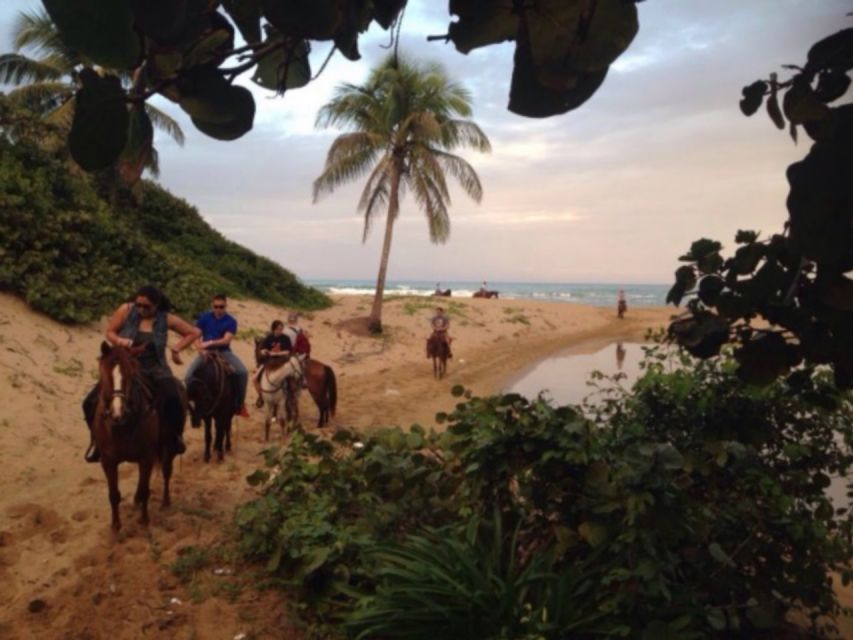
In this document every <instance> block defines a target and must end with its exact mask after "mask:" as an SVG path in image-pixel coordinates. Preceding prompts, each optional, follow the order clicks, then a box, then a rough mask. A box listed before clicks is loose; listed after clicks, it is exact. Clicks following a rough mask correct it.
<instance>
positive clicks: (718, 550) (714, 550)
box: [708, 542, 737, 568]
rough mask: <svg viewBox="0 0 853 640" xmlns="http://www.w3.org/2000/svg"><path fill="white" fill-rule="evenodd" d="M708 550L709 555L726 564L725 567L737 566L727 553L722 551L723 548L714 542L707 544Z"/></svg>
mask: <svg viewBox="0 0 853 640" xmlns="http://www.w3.org/2000/svg"><path fill="white" fill-rule="evenodd" d="M708 552H709V553H710V554H711V557H712V558H713V559H714V560H716V561H717V562H720V563H722V564H724V565H726V566H727V567H733V568H734V567H736V566H737V565H736V564H735V561H734V560H732V559H731V557H730V556H729V554H727V553H726V552H725V551H723V548H722V547H721V546H720V545H719V544H718V543H716V542H712V543H711V544H710V545H708Z"/></svg>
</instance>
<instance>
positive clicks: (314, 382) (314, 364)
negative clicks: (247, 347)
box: [255, 338, 338, 427]
mask: <svg viewBox="0 0 853 640" xmlns="http://www.w3.org/2000/svg"><path fill="white" fill-rule="evenodd" d="M262 342H263V341H262V340H259V339H258V338H255V364H256V366H260V365H261V363H262V362H263V361H264V357H263V356H262V355H261V344H262ZM302 375H303V378H304V384H305V386H306V387H307V388H308V393H310V394H311V398H313V400H314V404H316V405H317V410H318V411H319V412H320V415H319V418H318V420H317V426H318V427H324V426H326V425H327V424H328V423H329V420H330V419H331V418H333V417H334V416H335V410H336V409H337V407H338V383H337V378H336V377H335V372H334V370H333V369H332V368H331V367H330V366H329V365H327V364H323V363H322V362H320V361H319V360H314V359H313V358H308V359H307V360H306V361H305V363H304V366H303V372H302ZM289 383H290V380H288V386H287V392H288V398H287V403H286V407H287V411H288V414H287V419H288V421H290V420H294V421H295V420H298V419H299V405H298V402H297V401H296V397H297V394H298V391H299V390H298V389H297V388H295V386H294V385H292V384H289Z"/></svg>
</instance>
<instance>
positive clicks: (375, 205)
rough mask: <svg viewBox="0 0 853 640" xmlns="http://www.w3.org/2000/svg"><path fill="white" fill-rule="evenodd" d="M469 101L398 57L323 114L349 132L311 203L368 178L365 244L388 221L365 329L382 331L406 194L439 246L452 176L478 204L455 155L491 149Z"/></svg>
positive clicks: (468, 173)
mask: <svg viewBox="0 0 853 640" xmlns="http://www.w3.org/2000/svg"><path fill="white" fill-rule="evenodd" d="M470 115H471V95H470V93H469V92H468V91H467V90H466V89H464V88H463V87H462V86H460V85H459V84H457V83H455V82H453V81H451V80H450V79H449V78H448V77H447V74H446V73H445V71H444V70H443V69H442V68H441V67H440V66H438V65H418V64H415V63H412V62H409V61H407V60H406V59H405V58H402V57H399V56H398V55H397V54H396V52H395V53H394V54H393V55H391V56H389V57H388V58H386V60H385V61H384V62H383V63H382V64H380V65H379V66H378V67H376V68H375V69H374V70H373V71H372V72H371V74H370V77H369V78H368V79H367V82H366V83H365V84H364V85H363V86H355V85H352V84H344V85H341V86H340V87H339V88H338V90H337V93H336V94H335V97H334V98H332V100H331V101H330V102H328V103H327V104H326V105H324V106H323V107H322V108H321V109H320V113H319V115H318V116H317V124H318V126H322V127H343V128H346V129H351V131H349V132H347V133H343V134H341V135H340V136H338V137H337V138H336V139H335V141H334V142H333V143H332V146H331V147H330V148H329V152H328V154H327V156H326V165H325V167H324V169H323V173H322V174H320V176H319V177H318V178H317V179H316V180H315V181H314V201H315V202H316V201H317V199H318V198H319V197H320V196H321V195H323V194H324V193H329V192H332V191H334V190H335V189H336V188H337V187H339V186H341V185H343V184H345V183H347V182H350V181H352V180H355V179H357V178H360V177H362V176H364V175H366V174H368V173H369V176H368V178H367V182H366V184H365V185H364V190H363V191H362V193H361V198H360V199H359V201H358V210H359V211H360V212H362V213H363V214H364V233H363V240H365V241H366V240H367V235H368V233H369V232H370V229H371V227H372V225H373V222H374V219H375V218H377V217H379V216H381V215H382V214H384V215H385V234H384V237H383V241H382V254H381V257H380V260H379V273H378V275H377V277H376V292H375V294H374V298H373V307H372V308H371V310H370V318H369V320H368V328H369V329H370V330H371V331H372V332H374V333H379V332H381V331H382V302H383V295H384V293H385V280H386V276H387V273H388V259H389V257H390V255H391V240H392V238H393V234H394V223H395V222H396V221H397V216H398V215H399V213H400V204H401V200H402V197H403V194H404V193H406V192H407V191H408V192H410V193H411V194H412V196H413V197H414V199H415V201H416V202H417V204H418V207H419V208H420V209H421V210H422V211H423V213H424V215H426V219H427V228H428V229H429V238H430V240H431V241H432V242H434V243H444V242H447V240H448V238H449V237H450V216H449V212H448V205H449V204H450V192H449V190H448V186H447V176H448V175H450V176H451V177H453V178H455V179H456V181H457V182H458V183H459V185H460V186H461V187H462V190H463V191H464V192H465V193H466V194H467V195H469V196H470V197H471V198H473V199H474V200H475V201H477V202H479V201H480V199H481V198H482V196H483V187H482V185H481V184H480V178H479V177H478V176H477V173H476V171H474V168H473V167H472V166H471V165H470V164H469V163H468V162H467V161H466V160H465V159H464V158H462V157H460V156H458V155H455V154H453V153H451V152H452V151H455V150H456V149H464V148H471V149H474V150H476V151H480V152H488V151H490V149H491V146H490V144H489V139H488V138H487V137H486V134H484V133H483V132H482V131H481V130H480V128H479V127H478V126H477V125H476V124H475V123H474V122H472V121H471V120H466V119H464V118H468V117H470Z"/></svg>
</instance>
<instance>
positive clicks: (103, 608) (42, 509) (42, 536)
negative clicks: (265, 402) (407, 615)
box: [0, 294, 671, 640]
mask: <svg viewBox="0 0 853 640" xmlns="http://www.w3.org/2000/svg"><path fill="white" fill-rule="evenodd" d="M442 302H443V303H444V306H445V308H447V309H448V311H449V314H450V317H451V321H452V330H451V334H452V336H453V337H454V342H453V351H454V358H453V359H452V360H451V362H450V364H449V369H448V375H447V377H446V378H445V379H444V380H441V381H436V380H435V379H434V378H433V375H432V365H431V362H430V361H428V360H427V359H426V357H425V350H424V348H425V345H424V342H425V338H426V336H427V335H428V332H429V328H428V327H429V318H430V317H431V316H432V313H433V308H434V304H435V303H434V301H433V300H430V299H425V298H414V297H410V298H400V299H390V300H389V301H388V302H387V303H386V305H385V310H384V323H385V333H384V335H383V337H381V338H376V337H372V336H369V335H368V334H367V333H366V332H365V331H364V326H365V318H366V316H367V314H368V311H369V308H370V299H368V298H366V297H357V296H344V297H339V298H336V299H335V304H334V306H333V307H331V308H330V309H327V310H324V311H321V312H315V313H308V314H306V316H305V317H304V318H303V320H302V325H303V326H304V327H305V328H306V329H307V331H308V332H309V334H310V335H311V342H312V347H313V353H312V355H313V357H315V358H317V359H319V360H321V361H323V362H325V363H327V364H329V365H330V366H331V367H332V368H333V369H334V370H335V372H336V374H337V380H338V394H339V404H338V411H337V415H336V417H335V418H334V420H333V425H332V427H333V428H334V427H335V426H340V425H346V426H353V427H357V428H362V429H366V428H370V427H375V426H382V425H395V424H396V425H401V426H408V425H411V424H413V423H416V422H417V423H420V424H422V425H424V426H431V425H433V418H434V415H435V413H436V412H437V411H442V410H447V409H449V408H452V406H453V404H454V402H455V400H454V399H453V398H452V396H451V395H450V388H451V387H452V386H453V385H455V384H462V385H465V386H466V387H468V388H471V389H473V390H474V392H475V393H480V394H482V393H490V392H494V391H497V390H499V389H501V388H502V385H504V384H505V383H506V381H507V380H508V379H509V378H511V376H512V375H513V374H515V373H516V372H517V371H519V370H520V369H522V368H523V367H525V366H527V365H530V364H531V363H533V362H535V361H537V360H539V359H541V358H543V357H545V356H547V355H549V354H551V353H554V352H556V351H559V350H561V349H564V348H566V347H570V346H573V345H575V346H577V345H581V346H582V345H585V344H588V345H590V347H589V348H590V349H595V348H596V347H597V346H599V345H601V344H604V343H607V342H609V341H611V340H615V339H634V340H637V339H640V338H641V337H642V336H643V334H644V333H645V331H646V329H647V328H650V327H660V326H663V325H664V324H665V322H666V320H667V318H668V317H669V315H670V314H671V310H668V309H654V308H638V309H632V310H631V311H630V313H629V316H628V318H627V319H626V320H624V321H619V320H617V319H616V318H615V315H614V313H613V311H612V310H610V309H602V308H595V307H584V306H579V305H570V304H561V303H533V302H519V301H504V300H474V299H449V300H447V299H445V300H443V301H442ZM230 311H231V312H232V313H233V314H234V315H235V316H236V317H237V319H238V321H239V324H240V329H239V334H238V338H239V339H238V340H237V342H236V346H235V351H236V352H237V354H238V355H239V356H240V357H241V358H242V359H243V360H244V361H245V362H247V363H251V362H252V339H253V337H254V336H256V335H262V334H264V333H265V331H266V329H267V328H268V327H269V323H270V322H271V321H272V320H273V319H276V318H283V317H284V316H285V313H286V312H285V310H283V309H280V308H276V307H272V306H269V305H265V304H261V303H257V302H253V301H244V300H233V301H231V307H230ZM102 331H103V325H102V323H97V324H93V325H90V326H82V327H67V326H64V325H61V324H59V323H56V322H54V321H52V320H50V319H49V318H47V317H45V316H43V315H40V314H37V313H34V312H33V311H31V310H30V309H29V308H28V307H27V306H26V305H25V304H24V303H23V302H22V301H20V300H19V299H17V298H15V297H13V296H10V295H7V294H0V369H2V373H3V384H2V385H0V407H2V414H0V483H2V486H3V492H2V495H0V636H2V637H3V638H59V637H63V638H64V637H67V638H103V637H108V636H109V637H112V638H113V639H114V640H119V639H123V638H128V639H130V638H139V637H163V638H233V637H235V636H237V635H238V634H240V633H247V634H250V633H254V634H256V635H255V636H254V637H282V631H281V630H282V629H288V628H291V629H292V636H293V637H299V635H300V634H299V632H298V630H297V629H296V628H295V627H294V626H293V624H294V622H293V619H292V617H291V616H290V614H289V613H288V612H287V609H286V607H284V606H283V605H282V604H281V603H280V600H279V597H278V596H277V595H276V594H275V593H270V592H266V593H264V592H258V591H257V590H255V589H253V588H250V587H248V586H247V585H248V584H249V583H250V582H251V574H250V573H249V571H248V570H247V569H245V568H244V569H241V568H240V567H239V566H238V565H237V563H236V562H233V561H232V560H233V559H231V558H223V559H222V562H221V564H222V567H221V568H222V569H223V571H222V572H220V574H217V575H210V576H209V577H208V578H207V579H206V580H205V581H204V582H203V584H198V583H197V581H194V582H193V583H191V584H189V585H186V584H181V583H180V582H179V581H178V580H177V578H175V576H174V575H172V573H171V571H170V570H169V566H170V565H171V564H172V563H173V562H174V561H175V559H176V558H178V557H179V554H180V552H181V550H182V549H184V548H186V547H189V546H192V545H210V544H212V543H216V542H217V541H220V540H225V539H226V535H227V534H226V533H225V531H224V530H225V528H226V527H227V525H228V523H229V521H230V517H231V514H232V513H233V510H234V507H235V506H236V505H237V504H239V503H240V502H241V501H244V500H246V499H248V498H249V497H251V495H252V489H251V488H250V487H249V486H248V485H247V484H246V483H245V482H244V480H243V479H244V477H245V476H246V475H247V474H248V473H250V472H251V471H253V470H254V469H255V468H256V467H257V465H258V464H259V458H258V454H259V452H260V451H262V450H263V448H264V447H265V443H264V441H263V438H262V426H261V425H262V417H261V414H260V412H258V411H253V412H252V413H253V415H252V416H251V417H250V418H249V419H246V420H243V419H240V420H238V421H237V424H236V431H235V447H234V451H233V453H232V454H230V455H229V456H227V457H226V460H225V462H223V463H211V464H205V463H204V462H203V461H202V459H201V448H202V442H203V434H202V432H201V431H196V430H191V429H189V428H188V429H187V433H186V440H187V444H188V452H187V454H186V455H184V456H183V458H182V459H181V460H180V461H179V462H177V463H176V472H175V477H174V480H173V500H174V505H173V507H172V508H171V509H170V510H168V511H161V510H160V509H159V494H158V492H159V488H160V487H161V486H162V485H161V483H160V479H159V478H158V477H157V476H156V475H155V479H154V483H153V491H152V502H153V505H152V506H153V510H152V514H153V518H152V520H153V521H152V524H151V526H150V527H149V528H148V529H147V530H146V529H145V528H143V527H141V526H140V525H138V524H137V523H136V521H135V516H134V515H133V514H132V511H131V509H132V507H131V505H130V502H129V500H128V499H127V496H129V495H131V494H132V490H133V487H134V484H135V478H136V470H135V467H132V466H130V465H123V472H122V474H121V488H122V490H123V494H124V496H125V500H124V501H123V502H122V514H123V518H124V521H125V526H124V529H123V530H122V532H121V534H120V535H119V536H118V538H116V539H114V537H113V535H112V534H111V532H110V530H109V505H108V502H107V495H106V483H105V481H104V478H103V473H102V472H101V469H100V467H99V466H98V465H87V464H86V463H84V462H83V460H82V453H83V451H84V449H85V447H86V444H87V442H88V435H87V433H86V430H85V427H84V424H83V421H82V417H81V413H80V408H79V404H80V400H81V398H82V396H83V395H84V393H85V391H86V390H87V389H88V388H89V386H90V385H91V384H93V382H94V376H95V372H96V360H95V358H96V355H97V354H98V346H99V344H100V342H101V339H102ZM185 355H187V356H189V355H190V354H185ZM188 362H189V357H186V358H185V364H184V366H183V367H176V368H175V371H176V373H177V374H179V375H181V374H182V373H183V370H184V369H185V367H186V364H187V363H188ZM250 393H251V392H250ZM253 399H254V398H253V395H250V400H253ZM301 411H302V415H303V417H304V419H305V421H306V423H307V424H309V425H313V424H314V423H315V421H316V417H317V411H316V408H315V407H314V405H313V403H311V401H310V399H309V398H307V397H303V398H302V402H301ZM277 437H278V434H276V438H277ZM235 594H236V595H235ZM285 637H288V636H287V635H285Z"/></svg>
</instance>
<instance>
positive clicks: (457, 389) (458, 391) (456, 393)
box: [450, 384, 465, 398]
mask: <svg viewBox="0 0 853 640" xmlns="http://www.w3.org/2000/svg"><path fill="white" fill-rule="evenodd" d="M463 393H465V387H463V386H462V385H461V384H455V385H453V388H452V389H450V394H451V395H452V396H453V397H454V398H458V397H460V396H461V395H462V394H463Z"/></svg>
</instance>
